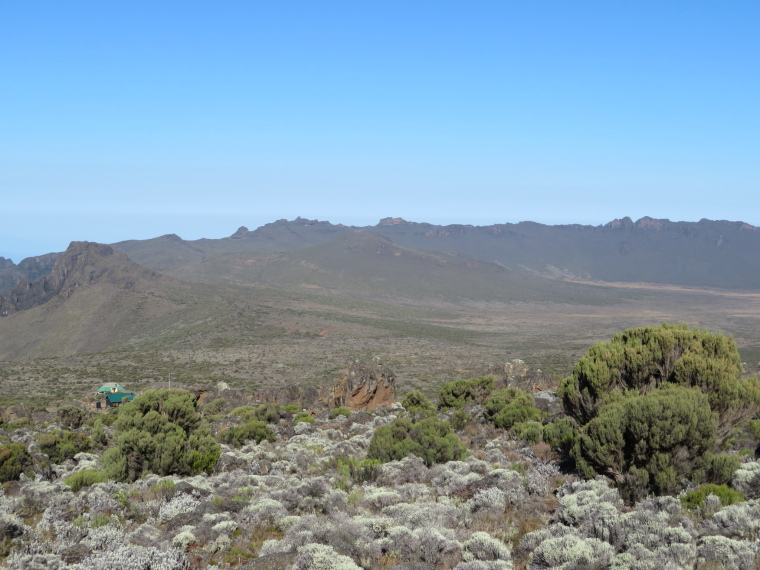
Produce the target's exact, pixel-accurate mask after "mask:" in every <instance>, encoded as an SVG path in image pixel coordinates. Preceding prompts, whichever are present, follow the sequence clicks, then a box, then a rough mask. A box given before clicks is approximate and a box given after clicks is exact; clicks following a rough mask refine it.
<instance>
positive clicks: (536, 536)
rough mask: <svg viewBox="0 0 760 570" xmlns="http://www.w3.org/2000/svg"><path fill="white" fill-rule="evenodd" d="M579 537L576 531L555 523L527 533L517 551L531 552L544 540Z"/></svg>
mask: <svg viewBox="0 0 760 570" xmlns="http://www.w3.org/2000/svg"><path fill="white" fill-rule="evenodd" d="M570 535H572V536H580V535H579V534H578V530H577V529H576V528H573V527H569V526H567V525H564V524H562V523H555V524H551V525H549V526H546V527H544V528H541V529H538V530H535V531H533V532H529V533H528V534H526V535H525V536H523V537H522V539H521V540H520V544H519V549H520V550H521V551H522V552H533V551H534V550H536V548H538V546H539V545H540V544H541V543H543V542H544V541H546V540H551V539H555V538H562V537H563V536H570Z"/></svg>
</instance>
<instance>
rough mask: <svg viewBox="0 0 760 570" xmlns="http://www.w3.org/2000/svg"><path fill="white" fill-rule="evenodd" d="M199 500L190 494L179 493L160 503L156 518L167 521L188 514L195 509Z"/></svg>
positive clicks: (198, 504) (199, 503)
mask: <svg viewBox="0 0 760 570" xmlns="http://www.w3.org/2000/svg"><path fill="white" fill-rule="evenodd" d="M200 505H201V502H200V501H199V500H198V499H196V498H195V497H193V496H192V495H186V494H185V493H179V494H177V495H174V496H173V497H172V498H171V499H170V500H169V501H167V502H165V503H162V504H161V506H160V507H159V509H158V520H159V521H160V522H168V521H170V520H171V519H173V518H174V517H177V516H179V515H184V514H189V513H192V512H194V511H195V509H197V508H198V507H199V506H200Z"/></svg>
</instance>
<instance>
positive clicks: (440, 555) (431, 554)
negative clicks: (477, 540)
mask: <svg viewBox="0 0 760 570" xmlns="http://www.w3.org/2000/svg"><path fill="white" fill-rule="evenodd" d="M447 530H448V529H439V528H436V527H434V526H426V527H421V528H417V529H415V530H414V531H413V532H414V535H415V536H416V537H417V540H419V542H420V554H421V556H422V560H423V561H425V562H427V563H428V564H432V565H434V566H438V565H441V564H442V563H443V562H444V560H447V559H452V558H458V557H459V556H460V555H461V552H462V545H461V544H460V543H459V542H458V541H457V540H455V539H454V538H453V536H452V534H453V533H451V532H450V531H449V532H446V531H447ZM444 533H445V534H444Z"/></svg>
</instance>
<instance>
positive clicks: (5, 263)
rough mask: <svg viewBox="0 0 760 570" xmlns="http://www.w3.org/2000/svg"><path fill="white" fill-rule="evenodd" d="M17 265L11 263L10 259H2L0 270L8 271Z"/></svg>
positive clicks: (0, 260) (0, 258) (0, 259)
mask: <svg viewBox="0 0 760 570" xmlns="http://www.w3.org/2000/svg"><path fill="white" fill-rule="evenodd" d="M14 265H16V264H15V263H13V261H11V260H10V259H6V258H5V257H0V269H7V268H8V267H13V266H14Z"/></svg>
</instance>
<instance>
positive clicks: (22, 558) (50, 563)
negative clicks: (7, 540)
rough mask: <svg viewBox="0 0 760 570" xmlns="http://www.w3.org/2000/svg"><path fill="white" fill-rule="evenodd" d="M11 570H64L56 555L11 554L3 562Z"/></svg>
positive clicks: (63, 565)
mask: <svg viewBox="0 0 760 570" xmlns="http://www.w3.org/2000/svg"><path fill="white" fill-rule="evenodd" d="M5 564H6V567H7V568H10V569H11V570H62V569H63V568H66V565H65V564H64V562H63V560H62V559H61V557H60V556H59V555H58V554H21V553H18V552H14V553H12V554H11V555H10V556H9V557H8V558H7V559H6V561H5Z"/></svg>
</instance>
